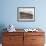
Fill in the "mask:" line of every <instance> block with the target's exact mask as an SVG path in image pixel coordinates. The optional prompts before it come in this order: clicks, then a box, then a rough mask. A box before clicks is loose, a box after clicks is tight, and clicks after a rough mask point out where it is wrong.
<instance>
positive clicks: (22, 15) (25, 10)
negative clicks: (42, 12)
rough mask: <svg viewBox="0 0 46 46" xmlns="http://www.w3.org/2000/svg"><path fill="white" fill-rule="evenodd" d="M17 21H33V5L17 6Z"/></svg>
mask: <svg viewBox="0 0 46 46" xmlns="http://www.w3.org/2000/svg"><path fill="white" fill-rule="evenodd" d="M17 21H21V22H34V21H35V7H18V8H17Z"/></svg>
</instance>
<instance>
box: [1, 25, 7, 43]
mask: <svg viewBox="0 0 46 46" xmlns="http://www.w3.org/2000/svg"><path fill="white" fill-rule="evenodd" d="M4 28H6V27H5V25H4V24H0V43H2V36H3V34H2V32H5V31H6V30H3V29H4Z"/></svg>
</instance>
